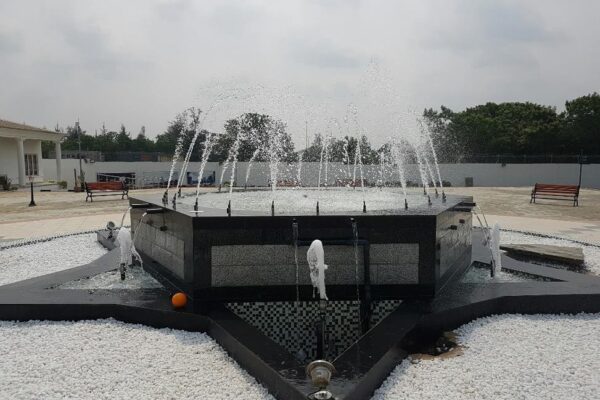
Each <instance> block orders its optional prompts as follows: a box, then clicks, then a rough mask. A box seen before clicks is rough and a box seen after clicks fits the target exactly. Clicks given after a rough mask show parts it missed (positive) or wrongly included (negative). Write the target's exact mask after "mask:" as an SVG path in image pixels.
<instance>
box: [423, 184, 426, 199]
mask: <svg viewBox="0 0 600 400" xmlns="http://www.w3.org/2000/svg"><path fill="white" fill-rule="evenodd" d="M426 195H427V190H426V189H425V184H423V196H426Z"/></svg>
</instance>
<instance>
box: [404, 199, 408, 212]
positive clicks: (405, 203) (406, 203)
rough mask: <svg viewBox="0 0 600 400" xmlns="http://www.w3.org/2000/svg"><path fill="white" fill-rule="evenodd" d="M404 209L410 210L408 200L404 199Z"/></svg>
mask: <svg viewBox="0 0 600 400" xmlns="http://www.w3.org/2000/svg"><path fill="white" fill-rule="evenodd" d="M404 209H405V210H408V200H406V199H404Z"/></svg>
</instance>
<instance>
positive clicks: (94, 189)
mask: <svg viewBox="0 0 600 400" xmlns="http://www.w3.org/2000/svg"><path fill="white" fill-rule="evenodd" d="M85 191H86V193H87V196H86V197H85V201H86V202H87V201H88V199H90V201H94V196H112V195H115V194H121V199H124V198H125V197H127V198H129V188H128V187H127V185H126V184H125V182H121V181H112V182H85Z"/></svg>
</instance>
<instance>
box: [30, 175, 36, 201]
mask: <svg viewBox="0 0 600 400" xmlns="http://www.w3.org/2000/svg"><path fill="white" fill-rule="evenodd" d="M29 184H30V187H31V201H30V202H29V207H35V206H36V204H35V200H34V199H33V176H30V177H29Z"/></svg>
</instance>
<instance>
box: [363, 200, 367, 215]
mask: <svg viewBox="0 0 600 400" xmlns="http://www.w3.org/2000/svg"><path fill="white" fill-rule="evenodd" d="M363 213H365V214H366V213H367V203H366V202H365V201H364V200H363Z"/></svg>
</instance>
